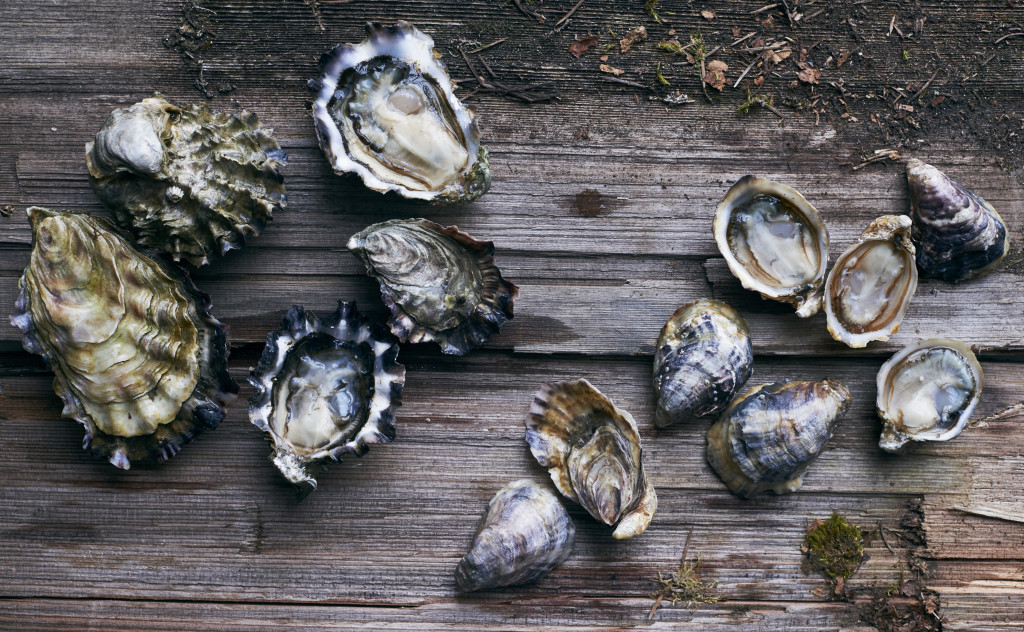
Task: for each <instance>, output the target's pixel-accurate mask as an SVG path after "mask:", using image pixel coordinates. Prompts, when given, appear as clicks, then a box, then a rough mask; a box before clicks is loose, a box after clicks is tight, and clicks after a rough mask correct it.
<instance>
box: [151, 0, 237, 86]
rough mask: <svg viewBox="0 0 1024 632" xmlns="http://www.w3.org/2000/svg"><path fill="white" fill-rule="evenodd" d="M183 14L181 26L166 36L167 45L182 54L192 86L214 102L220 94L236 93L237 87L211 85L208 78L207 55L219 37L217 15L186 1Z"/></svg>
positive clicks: (217, 82)
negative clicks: (205, 54)
mask: <svg viewBox="0 0 1024 632" xmlns="http://www.w3.org/2000/svg"><path fill="white" fill-rule="evenodd" d="M181 15H182V23H181V25H179V26H178V27H177V28H176V29H174V30H173V31H171V32H170V33H168V34H167V35H165V36H164V46H165V47H166V48H168V49H169V50H173V51H175V52H176V53H178V56H179V57H180V58H181V64H182V66H184V68H185V71H186V72H187V73H188V74H189V75H190V76H191V77H192V85H193V86H195V88H196V90H199V92H200V93H201V94H202V95H203V96H204V97H206V98H207V99H212V98H213V97H215V96H217V95H218V94H227V93H229V92H233V91H234V90H235V84H233V83H231V82H230V81H227V80H215V84H211V82H210V81H209V80H208V78H207V75H206V68H205V64H206V62H205V60H204V59H203V54H204V53H205V51H207V50H208V49H209V48H210V47H211V46H212V45H213V42H214V40H215V39H216V38H217V24H216V22H215V20H216V17H217V14H216V12H214V11H213V10H212V9H207V8H206V7H203V6H200V5H199V4H198V3H197V2H195V0H185V3H184V4H183V5H182V8H181Z"/></svg>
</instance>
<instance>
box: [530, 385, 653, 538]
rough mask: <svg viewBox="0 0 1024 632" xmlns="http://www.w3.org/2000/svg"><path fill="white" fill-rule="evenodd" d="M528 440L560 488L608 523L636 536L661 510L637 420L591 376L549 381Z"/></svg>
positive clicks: (622, 534) (537, 401)
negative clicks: (647, 469) (649, 477)
mask: <svg viewBox="0 0 1024 632" xmlns="http://www.w3.org/2000/svg"><path fill="white" fill-rule="evenodd" d="M526 442H527V443H528V444H530V451H531V452H532V453H533V456H534V458H536V459H537V462H538V463H540V464H541V465H543V466H544V467H546V468H548V471H549V472H550V474H551V479H552V480H553V481H554V482H555V487H557V488H558V491H560V492H562V494H564V495H565V497H566V498H570V499H572V500H574V501H576V502H578V503H579V504H581V505H583V508H584V509H586V510H587V512H589V513H590V515H591V516H593V517H594V518H596V519H597V520H600V521H601V522H603V523H605V524H607V525H615V531H614V532H612V537H614V538H616V539H620V540H621V539H625V538H632V537H633V536H637V535H640V534H641V533H643V532H644V530H646V529H647V525H649V524H650V523H651V518H653V517H654V512H655V510H656V509H657V508H658V497H657V495H656V494H655V492H654V486H653V485H651V483H650V481H648V480H647V475H646V473H644V466H643V458H642V457H643V450H642V449H641V447H640V435H639V434H638V433H637V429H636V422H635V421H633V417H632V416H631V415H630V414H629V413H627V412H626V411H624V410H622V409H620V408H618V407H616V406H615V404H613V403H612V402H611V400H609V399H608V398H607V397H605V396H604V395H603V394H601V392H600V391H598V390H597V389H596V388H594V387H593V385H591V383H590V382H588V381H587V380H576V381H572V382H558V383H556V384H545V385H544V386H542V387H541V389H540V390H539V391H537V394H536V395H535V396H534V399H533V404H532V405H531V406H530V412H529V414H528V415H527V417H526Z"/></svg>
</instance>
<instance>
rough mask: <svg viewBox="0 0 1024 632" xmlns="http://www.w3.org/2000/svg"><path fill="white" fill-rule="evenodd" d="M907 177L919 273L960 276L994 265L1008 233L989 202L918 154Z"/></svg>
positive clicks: (1005, 247)
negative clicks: (921, 159)
mask: <svg viewBox="0 0 1024 632" xmlns="http://www.w3.org/2000/svg"><path fill="white" fill-rule="evenodd" d="M907 182H908V183H909V184H910V215H911V217H912V218H913V220H914V232H913V239H914V244H916V245H917V266H918V267H919V268H920V269H921V274H923V275H924V276H926V277H934V278H938V279H943V280H946V281H960V280H962V279H972V278H974V277H978V276H981V275H983V274H988V273H989V272H991V271H993V270H995V269H996V267H997V266H998V265H999V263H1000V262H1001V261H1002V260H1003V257H1005V256H1006V253H1007V252H1008V251H1009V239H1010V235H1009V232H1008V231H1007V230H1006V224H1004V223H1003V218H1001V217H1000V216H999V213H997V212H996V210H995V209H994V208H992V205H991V204H989V203H988V202H986V201H985V200H984V199H983V198H982V197H981V196H980V195H977V194H976V193H974V192H973V191H970V190H968V189H965V188H964V187H963V186H962V185H960V184H959V183H958V182H955V181H953V180H950V179H949V178H948V177H946V174H944V173H942V172H941V171H939V170H938V169H936V168H935V167H933V166H931V165H929V164H927V163H924V162H921V161H920V160H917V159H916V158H912V159H911V160H908V161H907Z"/></svg>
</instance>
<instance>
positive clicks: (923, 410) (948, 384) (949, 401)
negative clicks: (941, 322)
mask: <svg viewBox="0 0 1024 632" xmlns="http://www.w3.org/2000/svg"><path fill="white" fill-rule="evenodd" d="M984 383H985V375H984V373H982V370H981V364H980V363H979V362H978V358H977V357H976V356H975V355H974V352H973V351H971V348H970V347H969V346H967V345H966V344H964V343H963V342H961V341H959V340H953V339H951V338H930V339H928V340H920V341H918V342H915V343H913V344H910V345H907V346H906V347H904V348H903V349H901V350H900V351H898V352H897V353H896V354H895V355H893V356H892V357H891V358H889V360H888V361H886V363H885V364H883V365H882V368H881V369H880V370H879V371H878V377H877V378H876V386H877V387H878V396H877V399H876V400H875V406H876V408H877V410H878V416H879V417H881V418H882V421H883V423H884V425H885V428H884V429H883V430H882V436H881V438H880V439H879V441H878V445H879V447H881V448H882V449H883V450H887V451H889V452H898V451H900V450H901V449H902V448H903V447H904V446H905V445H907V444H908V443H910V442H913V441H949V440H950V439H954V438H956V437H958V436H959V435H960V433H961V432H963V431H964V428H966V427H967V422H968V421H969V420H970V418H971V414H972V413H973V412H974V408H975V407H976V406H977V405H978V402H979V401H980V400H981V389H982V387H983V386H984Z"/></svg>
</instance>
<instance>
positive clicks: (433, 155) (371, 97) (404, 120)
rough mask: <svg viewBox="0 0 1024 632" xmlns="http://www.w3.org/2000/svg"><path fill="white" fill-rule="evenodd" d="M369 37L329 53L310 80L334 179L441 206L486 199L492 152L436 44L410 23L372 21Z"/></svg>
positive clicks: (316, 119) (322, 143)
mask: <svg viewBox="0 0 1024 632" xmlns="http://www.w3.org/2000/svg"><path fill="white" fill-rule="evenodd" d="M366 35H367V37H366V39H365V40H363V41H362V42H361V43H359V44H340V45H338V46H337V47H335V48H334V49H333V50H331V51H330V52H328V53H326V54H325V55H324V56H323V58H322V59H321V60H320V64H321V76H320V78H319V79H314V80H313V81H311V82H310V87H311V88H312V89H313V90H314V92H316V100H315V101H314V102H313V121H314V123H315V124H316V133H317V137H318V138H319V139H320V147H321V148H322V149H323V151H324V154H326V155H327V159H328V160H329V161H330V163H331V167H333V168H334V171H335V173H338V174H343V173H350V172H352V173H356V174H358V175H359V177H360V178H362V180H363V183H364V184H365V185H366V186H367V187H369V188H371V189H373V190H375V191H380V192H381V193H386V192H388V191H395V192H397V193H399V194H400V195H402V196H405V197H407V198H415V199H420V200H429V201H431V202H434V203H438V204H450V203H453V202H469V201H472V200H475V199H476V198H478V197H480V196H481V195H483V194H484V193H486V192H487V189H488V188H490V186H491V172H490V169H489V168H488V158H487V149H485V148H484V146H483V145H481V144H480V132H479V130H478V129H477V124H476V121H475V119H474V116H473V113H472V112H471V111H470V110H468V109H466V107H465V106H463V105H462V103H460V102H459V100H458V98H457V97H456V96H455V92H454V84H453V83H452V80H451V78H450V77H449V76H448V73H447V72H446V71H445V67H444V64H443V63H441V61H440V60H439V59H438V58H437V57H436V56H435V55H434V41H433V40H432V39H431V38H430V37H429V36H427V35H425V34H424V33H422V32H421V31H420V30H419V29H417V28H416V27H414V26H413V25H411V24H409V23H408V22H405V21H399V22H398V23H397V24H395V26H382V25H380V24H375V23H372V22H371V23H368V24H367V25H366Z"/></svg>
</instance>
